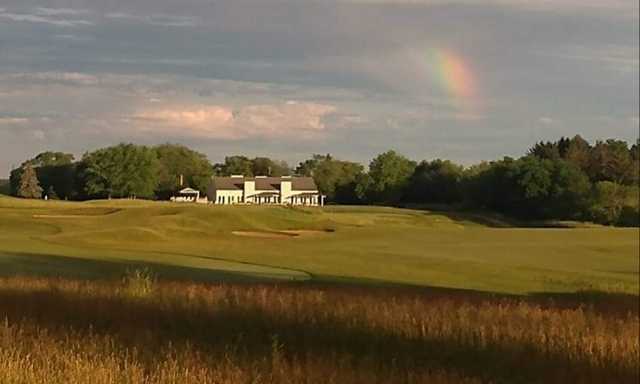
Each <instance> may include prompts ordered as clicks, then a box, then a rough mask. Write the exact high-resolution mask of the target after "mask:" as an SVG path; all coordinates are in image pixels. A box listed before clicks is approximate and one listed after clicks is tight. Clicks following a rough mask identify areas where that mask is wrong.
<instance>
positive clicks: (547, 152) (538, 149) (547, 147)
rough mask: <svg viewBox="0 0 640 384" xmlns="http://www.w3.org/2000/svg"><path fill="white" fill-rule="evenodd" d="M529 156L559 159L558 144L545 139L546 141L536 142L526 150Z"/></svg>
mask: <svg viewBox="0 0 640 384" xmlns="http://www.w3.org/2000/svg"><path fill="white" fill-rule="evenodd" d="M527 154H528V155H529V156H535V157H537V158H539V159H559V158H560V150H559V148H558V144H557V143H554V142H551V141H547V142H543V141H541V142H539V143H536V144H535V145H534V146H533V147H531V148H530V149H529V151H528V152H527Z"/></svg>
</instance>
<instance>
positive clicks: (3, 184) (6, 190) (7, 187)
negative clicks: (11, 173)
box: [0, 179, 11, 195]
mask: <svg viewBox="0 0 640 384" xmlns="http://www.w3.org/2000/svg"><path fill="white" fill-rule="evenodd" d="M9 194H11V183H10V182H9V180H6V179H0V195H9Z"/></svg>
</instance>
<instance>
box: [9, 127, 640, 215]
mask: <svg viewBox="0 0 640 384" xmlns="http://www.w3.org/2000/svg"><path fill="white" fill-rule="evenodd" d="M638 147H639V143H638V142H636V143H635V144H633V145H629V144H628V143H627V142H625V141H622V140H615V139H610V140H606V141H597V142H596V143H594V144H593V145H592V144H590V143H589V142H587V141H586V140H584V139H583V138H581V137H580V136H575V137H573V138H561V139H560V140H557V141H548V142H539V143H536V144H535V145H534V146H533V147H531V148H530V149H529V151H528V152H527V153H526V154H524V155H523V156H522V157H520V158H517V159H516V158H510V157H504V158H503V159H500V160H496V161H491V162H482V163H479V164H475V165H473V166H470V167H463V166H461V165H459V164H456V163H454V162H451V161H449V160H441V159H435V160H423V161H420V162H416V161H413V160H411V159H409V158H407V157H405V156H403V155H402V154H399V153H397V152H395V151H387V152H384V153H382V154H379V155H378V156H376V157H375V158H374V159H373V160H372V161H371V162H370V163H369V165H368V167H367V168H366V169H365V167H364V166H363V165H361V164H359V163H355V162H351V161H345V160H340V159H336V158H334V157H332V156H331V155H329V154H326V155H319V154H315V155H313V156H311V158H309V159H307V160H305V161H303V162H301V163H299V164H298V166H296V167H295V168H293V167H290V166H289V165H288V164H287V163H286V162H284V161H279V160H274V159H270V158H267V157H255V158H249V157H246V156H229V157H226V158H225V160H224V162H221V163H217V164H211V163H210V162H209V160H208V159H207V157H206V156H205V155H204V154H202V153H198V152H196V151H193V150H191V149H189V148H187V147H185V146H181V145H175V144H163V145H159V146H155V147H147V146H140V145H134V144H119V145H116V146H112V147H108V148H103V149H98V150H96V151H93V152H89V153H86V154H84V156H83V157H82V159H81V160H80V161H75V160H74V158H73V156H72V155H71V154H65V153H60V152H44V153H41V154H39V155H38V156H36V157H35V158H33V159H30V160H27V161H25V162H24V163H23V164H22V166H21V167H20V168H18V169H16V170H14V171H12V172H11V177H10V185H11V193H12V194H13V195H15V196H19V197H25V198H42V197H43V196H47V197H48V198H53V199H56V198H59V199H69V200H86V199H99V198H122V197H132V196H135V197H139V198H148V199H161V200H164V199H168V198H169V197H170V196H171V195H173V194H174V193H175V192H176V191H177V190H179V189H180V188H181V187H183V186H189V187H192V188H195V189H199V190H200V191H201V192H206V190H207V187H208V185H209V182H210V179H211V176H213V175H220V176H229V175H235V174H239V175H245V176H254V175H264V176H282V175H291V174H296V175H302V176H311V177H313V178H314V180H315V181H316V184H317V185H318V189H319V190H320V191H321V192H322V193H323V194H325V195H327V200H328V201H329V202H333V203H337V204H388V205H414V206H415V205H422V206H435V205H441V206H444V205H446V206H453V207H455V208H458V209H482V210H491V211H496V212H500V213H503V214H506V215H510V216H513V217H517V218H521V219H528V220H547V219H557V220H586V221H594V222H598V223H603V224H611V225H636V226H637V225H638V221H639V212H638V205H639V204H638V199H639V195H638V190H639V188H638V183H639V171H640V166H639V164H640V163H639V148H638Z"/></svg>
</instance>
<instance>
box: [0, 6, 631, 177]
mask: <svg viewBox="0 0 640 384" xmlns="http://www.w3.org/2000/svg"><path fill="white" fill-rule="evenodd" d="M638 13H639V10H638V1H636V0H537V1H527V0H480V1H472V0H457V1H454V0H180V1H177V0H172V1H170V0H51V1H32V0H0V178H2V177H3V175H5V174H8V172H9V171H10V169H12V167H15V166H18V165H20V163H21V162H22V161H24V160H26V159H28V158H31V157H33V156H34V155H36V154H37V153H39V152H42V151H45V150H56V151H64V152H70V153H73V154H75V155H76V157H77V158H81V156H82V154H83V153H85V152H86V151H91V150H94V149H97V148H100V147H105V146H109V145H113V144H117V143H120V142H134V143H138V144H145V145H153V144H160V143H165V142H172V143H180V144H185V145H187V146H189V147H192V148H194V149H196V150H198V151H200V152H203V153H205V154H206V155H207V156H208V157H209V159H210V160H212V161H221V160H223V159H224V157H225V156H228V155H234V154H245V155H248V156H269V157H273V158H276V159H282V160H286V161H288V162H289V163H291V164H292V165H295V164H297V163H298V162H299V161H302V160H304V159H306V158H308V157H310V155H311V154H313V153H323V154H324V153H331V154H333V155H334V156H335V157H338V158H342V159H347V160H353V161H358V162H362V163H363V164H367V163H368V162H369V161H370V159H371V158H372V157H374V156H375V155H376V154H378V153H381V152H383V151H386V150H389V149H394V150H396V151H398V152H400V153H403V154H405V155H406V156H408V157H410V158H412V159H415V160H422V159H435V158H446V159H451V160H454V161H456V162H459V163H462V164H466V165H469V164H473V163H475V162H478V161H481V160H492V159H497V158H501V157H502V156H519V155H521V154H523V153H524V152H525V151H526V150H527V148H529V147H530V146H531V145H532V144H533V143H534V142H536V141H538V140H555V139H557V138H559V137H561V136H574V135H576V134H580V135H582V136H583V137H584V138H586V139H588V140H591V141H593V140H597V139H606V138H619V139H624V140H627V141H629V142H631V141H635V140H636V138H637V137H638V124H639V122H638V115H639V112H638V109H639V107H638V103H639V97H638V89H639V61H638V57H639V37H638V34H639V30H638V29H639V18H638Z"/></svg>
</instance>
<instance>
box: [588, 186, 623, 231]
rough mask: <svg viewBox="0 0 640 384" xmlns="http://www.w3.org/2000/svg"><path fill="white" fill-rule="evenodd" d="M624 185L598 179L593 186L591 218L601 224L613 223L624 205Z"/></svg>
mask: <svg viewBox="0 0 640 384" xmlns="http://www.w3.org/2000/svg"><path fill="white" fill-rule="evenodd" d="M625 200H626V193H625V190H624V187H623V186H621V185H620V184H617V183H614V182H612V181H599V182H597V183H596V184H595V186H594V191H593V203H592V206H591V207H590V213H591V218H592V219H593V221H595V222H597V223H601V224H614V223H616V221H617V220H618V218H619V217H620V213H621V212H622V209H623V207H624V206H625Z"/></svg>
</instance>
